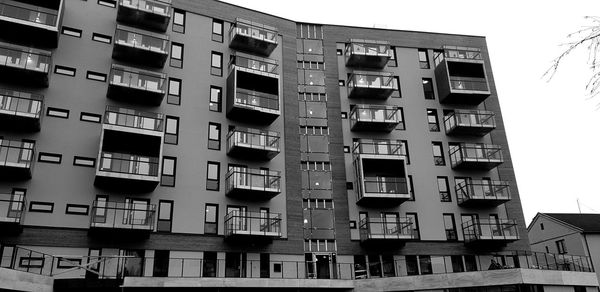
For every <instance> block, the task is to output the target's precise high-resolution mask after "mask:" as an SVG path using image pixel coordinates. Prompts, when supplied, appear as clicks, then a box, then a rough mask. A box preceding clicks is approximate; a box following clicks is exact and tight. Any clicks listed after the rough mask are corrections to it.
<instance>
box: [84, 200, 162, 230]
mask: <svg viewBox="0 0 600 292" xmlns="http://www.w3.org/2000/svg"><path fill="white" fill-rule="evenodd" d="M155 213H156V206H155V205H153V204H148V203H140V202H110V201H108V202H107V201H99V200H96V201H94V203H93V204H92V210H91V213H90V214H91V217H90V228H103V229H126V230H137V231H148V232H150V231H152V230H153V229H154V217H155Z"/></svg>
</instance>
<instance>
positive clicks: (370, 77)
mask: <svg viewBox="0 0 600 292" xmlns="http://www.w3.org/2000/svg"><path fill="white" fill-rule="evenodd" d="M347 85H348V98H375V99H385V98H388V97H389V96H390V95H391V94H392V92H394V91H396V90H398V84H397V83H396V81H395V79H394V76H393V75H392V73H386V72H377V73H376V72H354V73H353V74H352V75H350V77H349V78H348V84H347Z"/></svg>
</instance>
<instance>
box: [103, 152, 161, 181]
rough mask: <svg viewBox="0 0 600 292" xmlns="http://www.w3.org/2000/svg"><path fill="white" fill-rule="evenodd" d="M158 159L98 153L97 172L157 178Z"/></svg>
mask: <svg viewBox="0 0 600 292" xmlns="http://www.w3.org/2000/svg"><path fill="white" fill-rule="evenodd" d="M158 159H159V158H158V157H147V156H140V155H131V154H125V153H113V152H102V153H100V163H99V164H98V170H99V171H106V172H112V173H122V174H131V175H142V176H152V177H158Z"/></svg>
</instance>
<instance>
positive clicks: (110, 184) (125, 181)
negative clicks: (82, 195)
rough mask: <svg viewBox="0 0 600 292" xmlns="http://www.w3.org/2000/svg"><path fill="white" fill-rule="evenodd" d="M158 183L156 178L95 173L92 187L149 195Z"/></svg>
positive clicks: (106, 172)
mask: <svg viewBox="0 0 600 292" xmlns="http://www.w3.org/2000/svg"><path fill="white" fill-rule="evenodd" d="M159 181H160V180H159V178H158V177H156V176H142V175H133V174H122V173H113V172H108V171H96V178H95V179H94V186H96V187H98V188H102V189H106V190H110V191H115V192H120V193H149V192H152V191H154V189H156V187H157V186H158V183H159Z"/></svg>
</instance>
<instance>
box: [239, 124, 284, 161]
mask: <svg viewBox="0 0 600 292" xmlns="http://www.w3.org/2000/svg"><path fill="white" fill-rule="evenodd" d="M279 139H280V136H279V133H277V132H271V131H261V130H257V129H249V128H235V129H233V130H231V131H230V132H229V134H227V153H228V154H229V155H236V154H239V156H242V158H246V159H253V158H254V157H252V155H258V156H260V157H259V158H269V159H270V158H273V157H274V156H275V155H277V154H278V153H279V151H280V148H279ZM238 152H239V153H238ZM263 156H264V157H263Z"/></svg>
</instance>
